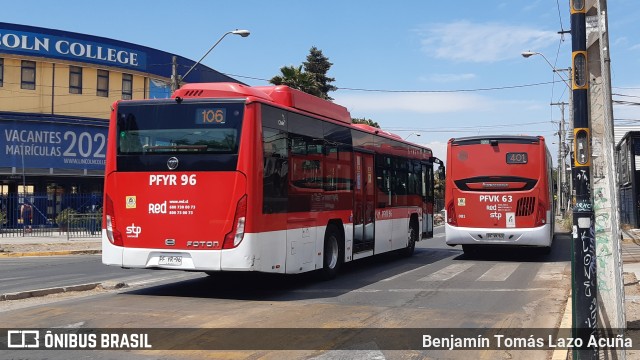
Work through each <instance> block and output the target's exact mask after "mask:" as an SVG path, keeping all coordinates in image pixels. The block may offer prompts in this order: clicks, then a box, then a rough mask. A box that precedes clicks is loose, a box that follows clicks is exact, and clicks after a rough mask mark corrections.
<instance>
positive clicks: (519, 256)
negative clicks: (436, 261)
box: [454, 233, 572, 262]
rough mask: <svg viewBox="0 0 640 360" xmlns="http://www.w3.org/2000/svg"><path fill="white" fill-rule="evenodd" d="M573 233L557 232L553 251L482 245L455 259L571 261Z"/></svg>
mask: <svg viewBox="0 0 640 360" xmlns="http://www.w3.org/2000/svg"><path fill="white" fill-rule="evenodd" d="M571 240H572V239H571V234H570V233H556V234H555V236H554V239H553V244H552V245H551V252H550V253H549V254H545V253H544V251H543V249H541V248H532V247H512V246H482V247H479V248H478V249H477V250H476V251H475V252H473V253H471V254H467V253H464V254H463V253H461V254H460V255H459V256H457V257H456V258H455V259H454V260H479V261H483V260H486V261H516V262H564V261H571Z"/></svg>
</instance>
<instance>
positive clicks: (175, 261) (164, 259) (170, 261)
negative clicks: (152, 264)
mask: <svg viewBox="0 0 640 360" xmlns="http://www.w3.org/2000/svg"><path fill="white" fill-rule="evenodd" d="M158 265H173V266H180V265H182V256H160V258H159V259H158Z"/></svg>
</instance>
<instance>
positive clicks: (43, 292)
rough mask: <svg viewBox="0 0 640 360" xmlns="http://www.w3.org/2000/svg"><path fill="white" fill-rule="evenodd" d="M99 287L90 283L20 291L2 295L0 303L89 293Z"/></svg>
mask: <svg viewBox="0 0 640 360" xmlns="http://www.w3.org/2000/svg"><path fill="white" fill-rule="evenodd" d="M98 286H100V283H89V284H81V285H70V286H61V287H55V288H48V289H38V290H28V291H20V292H16V293H8V294H2V295H0V301H8V300H22V299H27V298H32V297H40V296H47V295H52V294H60V293H66V292H71V291H88V290H93V289H95V288H97V287H98Z"/></svg>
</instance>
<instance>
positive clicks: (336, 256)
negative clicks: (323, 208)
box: [322, 225, 344, 280]
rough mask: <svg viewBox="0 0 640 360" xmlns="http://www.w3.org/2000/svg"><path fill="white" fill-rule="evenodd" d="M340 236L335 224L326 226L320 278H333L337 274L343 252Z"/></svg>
mask: <svg viewBox="0 0 640 360" xmlns="http://www.w3.org/2000/svg"><path fill="white" fill-rule="evenodd" d="M341 239H342V237H341V236H340V232H339V231H338V229H337V228H336V226H335V225H329V226H327V230H326V232H325V235H324V254H323V258H322V259H323V264H322V278H323V279H325V280H329V279H333V278H335V277H336V275H338V271H339V270H340V265H342V261H343V258H344V256H343V254H344V251H343V250H342V246H341V243H342V241H341Z"/></svg>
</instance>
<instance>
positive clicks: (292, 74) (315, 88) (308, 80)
mask: <svg viewBox="0 0 640 360" xmlns="http://www.w3.org/2000/svg"><path fill="white" fill-rule="evenodd" d="M280 72H281V73H282V75H277V76H274V77H273V78H271V80H269V82H270V83H272V84H273V85H287V86H289V87H290V88H293V89H298V90H300V91H304V92H306V93H308V94H311V95H315V96H318V97H321V95H322V92H321V91H320V85H319V84H318V82H317V81H316V78H315V76H314V74H312V73H308V72H304V71H302V65H300V66H298V67H295V66H293V65H292V66H283V67H281V68H280Z"/></svg>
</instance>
